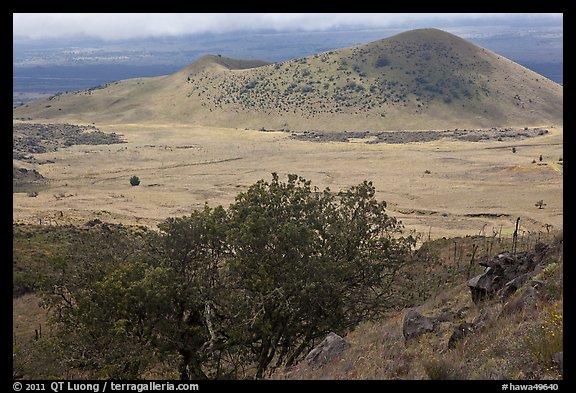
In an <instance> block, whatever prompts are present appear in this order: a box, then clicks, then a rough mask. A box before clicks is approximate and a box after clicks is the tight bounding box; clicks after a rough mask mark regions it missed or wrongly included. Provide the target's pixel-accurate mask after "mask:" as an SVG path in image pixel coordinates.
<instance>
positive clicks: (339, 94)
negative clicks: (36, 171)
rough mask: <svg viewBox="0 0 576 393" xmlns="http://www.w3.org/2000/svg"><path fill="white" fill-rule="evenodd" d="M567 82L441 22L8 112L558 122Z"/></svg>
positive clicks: (84, 118) (446, 124)
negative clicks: (356, 42)
mask: <svg viewBox="0 0 576 393" xmlns="http://www.w3.org/2000/svg"><path fill="white" fill-rule="evenodd" d="M562 108H563V89H562V86H560V85H558V84H556V83H554V82H552V81H550V80H548V79H546V78H544V77H542V76H541V75H539V74H536V73H534V72H532V71H530V70H528V69H526V68H524V67H522V66H520V65H518V64H516V63H514V62H512V61H510V60H508V59H505V58H503V57H501V56H498V55H497V54H495V53H493V52H490V51H488V50H486V49H483V48H480V47H478V46H476V45H473V44H471V43H469V42H467V41H465V40H463V39H461V38H458V37H456V36H454V35H452V34H449V33H446V32H443V31H440V30H436V29H420V30H413V31H409V32H405V33H402V34H398V35H396V36H393V37H390V38H387V39H384V40H380V41H375V42H371V43H368V44H365V45H360V46H356V47H351V48H345V49H340V50H335V51H329V52H324V53H320V54H317V55H314V56H309V57H305V58H300V59H294V60H290V61H286V62H281V63H274V64H266V63H264V62H258V61H250V60H235V59H228V58H223V57H220V56H205V57H203V58H202V59H200V60H198V61H196V62H194V63H192V64H191V65H189V66H188V67H186V68H184V69H182V70H180V71H178V72H177V73H175V74H172V75H169V76H165V77H157V78H140V79H130V80H125V81H120V82H116V83H113V84H110V85H106V86H102V87H100V88H96V89H89V90H85V91H81V92H74V93H68V94H61V95H58V96H55V97H53V98H51V99H49V100H40V101H36V102H34V103H31V104H29V105H24V106H21V107H19V108H16V109H14V117H16V118H28V117H32V118H34V119H62V118H66V119H69V120H70V119H72V120H77V121H80V122H114V123H115V122H121V123H135V122H151V123H157V122H166V121H170V122H182V123H189V124H197V125H206V126H221V127H238V128H240V127H242V128H252V129H261V128H264V129H285V130H297V131H301V130H322V131H343V130H349V131H361V130H380V131H381V130H398V129H402V130H416V129H447V128H450V129H453V128H460V129H462V128H467V127H468V128H470V127H477V128H478V127H493V126H527V125H539V124H561V123H562Z"/></svg>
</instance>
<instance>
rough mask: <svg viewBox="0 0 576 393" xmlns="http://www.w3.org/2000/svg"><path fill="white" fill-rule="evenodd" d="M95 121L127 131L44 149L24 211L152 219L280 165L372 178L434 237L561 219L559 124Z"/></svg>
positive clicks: (215, 198)
mask: <svg viewBox="0 0 576 393" xmlns="http://www.w3.org/2000/svg"><path fill="white" fill-rule="evenodd" d="M97 127H98V128H99V129H100V130H102V131H103V132H117V133H119V134H122V135H123V138H124V140H125V141H127V143H123V144H115V145H90V146H88V145H75V146H71V147H68V148H61V149H59V150H57V151H56V152H49V153H44V154H36V155H35V157H36V158H37V159H38V160H51V161H53V163H47V164H42V165H36V166H35V167H36V169H37V170H38V171H39V172H40V173H41V174H42V175H43V176H45V177H46V178H48V179H50V184H49V188H48V189H45V190H43V191H41V192H40V193H39V195H38V196H37V197H35V198H32V197H28V196H27V195H26V193H14V194H13V214H14V221H15V222H29V223H38V222H39V221H40V220H42V221H43V223H52V224H58V223H60V224H62V223H68V222H71V223H84V222H86V221H87V220H90V219H93V218H95V217H99V218H100V219H101V220H103V221H109V222H122V223H127V224H129V223H139V224H145V225H149V226H151V227H155V225H156V224H157V223H159V222H160V221H162V220H164V219H165V218H167V217H169V216H182V215H186V214H188V213H189V212H190V211H191V210H192V209H197V208H199V207H201V206H203V205H204V203H208V204H209V205H210V206H216V205H218V204H222V205H223V206H227V205H228V204H229V203H231V202H232V201H233V200H234V197H235V196H236V195H237V194H238V193H239V192H241V191H243V190H245V189H246V188H247V187H249V186H250V185H251V184H253V183H254V182H256V181H257V180H259V179H266V180H268V179H270V173H271V172H278V173H279V174H281V175H284V174H288V173H296V174H298V175H300V176H303V177H305V178H306V179H308V180H311V181H312V183H313V184H314V185H316V186H318V187H319V188H320V189H323V188H324V187H330V189H331V190H332V191H339V190H341V189H345V188H348V187H350V186H352V185H356V184H358V183H360V182H361V181H363V180H365V179H366V180H371V181H372V182H373V183H374V185H375V186H376V189H377V191H378V198H379V199H380V200H385V201H386V202H387V203H388V209H389V212H390V213H391V214H392V215H394V216H396V217H398V218H399V219H401V220H402V221H403V223H404V224H405V226H406V227H407V229H415V230H417V231H419V232H420V233H422V234H423V235H424V236H425V237H426V238H427V237H428V234H430V236H431V238H439V237H442V236H446V237H449V236H457V235H466V234H479V233H482V234H487V235H492V233H493V231H501V233H502V235H509V234H510V233H511V232H512V231H513V229H514V223H515V220H516V217H521V218H522V219H521V226H522V229H523V230H526V231H531V232H538V231H543V232H545V231H546V229H545V227H544V225H545V224H551V225H553V226H554V228H561V227H562V217H563V201H562V189H563V170H562V165H561V164H562V162H561V161H559V159H560V157H562V156H563V129H562V127H545V128H546V129H548V130H549V133H548V134H546V135H543V136H538V137H534V138H528V139H524V140H519V141H483V142H465V141H455V140H447V139H440V140H436V141H432V142H415V143H405V144H384V143H379V144H366V143H363V142H364V141H363V140H362V139H359V140H355V141H352V142H348V143H345V142H322V143H319V142H308V141H298V140H294V139H292V138H290V134H289V133H281V132H259V131H256V130H245V129H230V128H209V127H194V126H187V125H182V124H161V125H160V124H154V125H150V124H145V125H144V124H97ZM512 147H516V153H513V152H512ZM540 155H542V157H543V160H542V162H540V161H539V156H540ZM533 160H535V161H536V162H535V163H533ZM27 166H30V165H27ZM132 175H136V176H138V177H139V178H140V180H141V184H140V185H139V186H137V187H132V186H131V185H130V182H129V179H130V177H131V176H132ZM539 200H544V202H545V203H546V206H545V207H544V208H543V209H538V208H537V207H536V206H534V204H535V203H536V202H537V201H539ZM469 214H472V215H475V216H472V217H471V216H467V215H469ZM487 214H488V215H490V216H487Z"/></svg>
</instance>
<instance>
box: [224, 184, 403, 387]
mask: <svg viewBox="0 0 576 393" xmlns="http://www.w3.org/2000/svg"><path fill="white" fill-rule="evenodd" d="M310 184H311V183H310V182H309V181H306V180H305V179H303V178H301V177H298V176H296V175H288V182H287V183H283V182H281V181H280V180H279V178H278V175H277V174H273V178H272V181H271V182H270V183H267V182H264V181H263V180H261V181H259V182H257V183H256V184H255V185H253V186H252V187H250V188H249V189H248V191H246V192H244V193H241V194H240V195H238V197H237V198H236V202H235V203H234V204H233V205H231V206H230V220H231V223H230V225H231V230H230V232H229V236H228V241H229V245H230V248H231V252H232V258H231V260H230V262H229V267H230V274H231V278H232V280H231V284H232V286H233V288H234V290H235V291H237V293H238V296H239V297H241V298H243V299H245V301H244V302H243V303H242V304H241V305H239V313H243V316H242V317H241V319H243V322H242V323H239V324H236V329H237V332H235V335H236V336H237V337H242V338H243V339H244V346H245V347H246V348H249V349H250V351H251V354H252V355H253V359H254V361H255V363H256V365H257V370H256V375H255V376H256V378H261V377H262V376H263V375H264V372H265V371H266V370H267V368H268V367H269V365H270V364H271V363H272V361H273V360H275V366H274V367H277V366H280V365H282V364H286V365H290V364H293V363H294V361H295V360H296V359H297V358H298V357H299V356H300V355H301V354H302V353H303V351H304V349H306V348H309V347H310V346H311V344H312V342H313V340H314V339H315V338H318V337H321V336H323V335H325V334H326V333H328V332H329V331H338V332H340V333H343V332H346V331H347V330H349V329H351V328H353V327H355V326H356V325H357V324H358V323H359V322H361V321H364V320H369V319H371V318H374V317H376V316H378V315H380V314H381V312H382V311H383V310H385V309H386V308H387V307H389V306H390V304H391V300H392V293H393V292H392V291H391V290H390V286H391V283H392V281H393V280H392V277H393V276H394V275H395V274H396V272H397V271H398V269H399V268H400V267H401V266H402V264H403V261H404V260H405V259H404V258H403V256H404V255H405V254H406V253H407V252H408V250H409V249H410V245H411V239H405V238H401V237H400V236H399V234H400V232H401V226H400V224H399V223H398V222H397V221H396V220H395V219H393V218H391V217H389V216H388V215H386V213H385V206H386V205H385V203H384V202H377V201H376V199H375V197H374V195H375V190H374V187H373V186H372V184H371V183H368V182H364V183H362V184H361V185H359V186H357V187H352V188H351V189H350V190H348V191H346V192H343V193H340V194H338V195H337V196H335V195H333V194H332V193H331V192H330V191H329V190H328V189H326V190H324V191H323V192H319V191H318V190H317V189H316V188H312V187H311V185H310Z"/></svg>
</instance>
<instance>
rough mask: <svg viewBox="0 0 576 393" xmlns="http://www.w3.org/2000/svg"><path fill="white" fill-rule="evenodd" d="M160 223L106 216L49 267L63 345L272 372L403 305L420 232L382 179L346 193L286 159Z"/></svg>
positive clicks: (123, 358) (139, 371)
mask: <svg viewBox="0 0 576 393" xmlns="http://www.w3.org/2000/svg"><path fill="white" fill-rule="evenodd" d="M158 229H159V231H146V232H145V233H137V234H135V233H131V232H129V231H128V232H126V231H124V232H122V231H114V230H111V229H110V227H108V226H105V225H103V226H102V227H101V228H100V230H99V231H96V232H94V233H92V232H90V233H92V234H91V235H88V234H86V236H85V238H84V239H83V240H82V241H81V242H77V243H75V247H74V249H72V250H71V252H70V255H69V256H68V258H65V259H64V260H60V261H58V262H54V263H53V268H52V272H51V274H50V275H48V276H47V277H46V278H45V282H44V285H43V288H44V292H43V293H44V301H45V302H46V304H47V305H49V306H51V307H53V308H54V310H55V311H56V312H55V313H54V322H55V324H56V326H57V328H58V332H59V340H60V341H59V345H60V346H61V347H64V348H71V349H74V350H72V351H63V353H65V354H66V355H63V356H69V357H70V359H68V360H69V361H71V359H73V362H72V363H70V364H73V365H74V366H75V367H79V368H82V369H83V370H84V372H87V373H88V374H90V376H97V377H107V378H139V377H142V376H143V375H145V374H146V373H147V372H149V371H150V370H151V369H152V368H154V367H155V366H157V365H158V364H164V365H168V366H170V365H171V367H172V368H173V370H172V374H171V375H173V376H174V377H175V378H180V379H200V378H214V379H217V378H262V377H264V376H265V375H266V373H267V372H270V371H272V370H273V369H274V368H276V367H280V366H283V365H291V364H294V363H295V362H296V361H298V360H300V359H301V358H302V357H303V356H304V355H305V353H306V350H309V349H311V347H312V346H313V344H314V342H315V340H318V339H319V338H321V337H323V336H325V335H326V334H327V333H328V332H330V331H334V332H337V333H339V334H346V333H347V332H348V331H350V330H351V329H353V328H354V327H355V326H357V325H358V324H359V323H361V322H363V321H367V320H371V319H374V318H377V317H378V316H380V315H382V313H383V312H384V311H386V310H387V309H389V308H390V307H393V306H395V305H396V301H397V299H396V293H397V288H396V286H395V285H396V282H397V281H396V278H397V277H398V275H399V272H400V271H401V269H402V268H403V266H404V265H405V264H406V263H407V261H408V260H409V258H408V254H409V252H410V250H411V248H412V246H413V239H412V238H411V237H410V236H408V237H403V236H402V225H401V223H399V222H398V221H397V220H396V219H394V218H393V217H390V216H388V215H387V214H386V203H385V202H379V201H377V200H376V198H375V188H374V186H373V185H372V183H371V182H368V181H364V182H362V183H361V184H359V185H357V186H354V187H351V188H350V189H348V190H345V191H340V192H337V193H334V192H332V191H330V190H329V189H325V190H323V191H319V190H318V189H317V188H316V187H312V185H311V182H310V181H307V180H305V179H303V178H301V177H299V176H297V175H288V179H287V181H286V182H283V181H281V180H280V178H279V176H278V175H277V174H275V173H274V174H272V180H271V181H269V182H267V181H264V180H260V181H258V182H257V183H255V184H253V185H252V186H251V187H249V188H248V190H247V191H245V192H242V193H240V194H238V196H237V197H236V199H235V202H234V203H232V204H231V205H230V206H229V208H228V209H224V208H223V207H221V206H218V207H216V208H211V207H209V206H205V207H204V208H203V209H201V210H199V211H194V212H192V213H191V214H190V215H189V216H184V217H180V218H169V219H167V220H166V221H165V222H164V223H162V224H160V225H159V226H158Z"/></svg>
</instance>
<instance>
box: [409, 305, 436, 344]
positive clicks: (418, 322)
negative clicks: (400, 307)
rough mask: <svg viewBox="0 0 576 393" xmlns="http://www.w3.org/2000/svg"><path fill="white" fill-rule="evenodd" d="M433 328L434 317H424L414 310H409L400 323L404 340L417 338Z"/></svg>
mask: <svg viewBox="0 0 576 393" xmlns="http://www.w3.org/2000/svg"><path fill="white" fill-rule="evenodd" d="M433 330H434V319H433V318H429V317H425V316H424V315H422V314H420V313H419V312H418V311H416V310H410V311H408V313H407V314H406V316H405V317H404V322H403V323H402V334H403V335H404V339H405V340H406V341H408V340H411V339H413V338H418V337H420V336H421V335H422V334H424V333H428V332H432V331H433Z"/></svg>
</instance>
